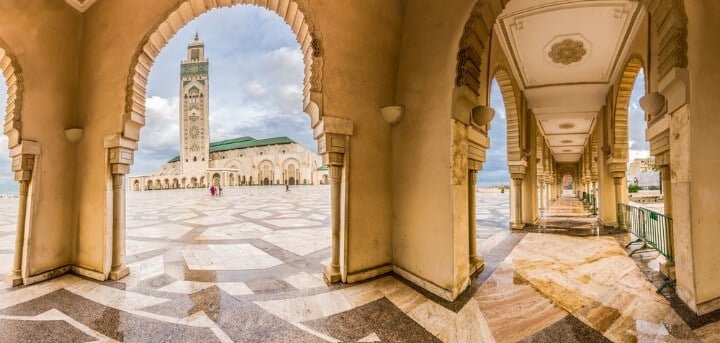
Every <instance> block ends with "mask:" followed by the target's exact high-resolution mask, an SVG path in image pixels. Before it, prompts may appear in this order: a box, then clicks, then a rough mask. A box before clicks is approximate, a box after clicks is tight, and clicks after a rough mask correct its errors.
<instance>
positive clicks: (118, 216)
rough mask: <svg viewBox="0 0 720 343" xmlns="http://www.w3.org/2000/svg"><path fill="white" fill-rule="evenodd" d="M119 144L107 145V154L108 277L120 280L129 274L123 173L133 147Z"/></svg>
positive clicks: (129, 162)
mask: <svg viewBox="0 0 720 343" xmlns="http://www.w3.org/2000/svg"><path fill="white" fill-rule="evenodd" d="M117 142H118V143H119V144H118V145H115V146H109V148H108V156H109V163H110V173H111V177H112V186H113V188H112V193H113V198H112V209H113V212H112V218H113V220H112V263H111V267H110V279H111V280H120V279H122V278H124V277H125V276H127V275H128V274H130V269H129V268H128V266H127V265H126V264H125V230H126V227H125V175H126V174H128V173H129V172H130V165H131V164H132V163H133V155H134V152H133V149H132V148H131V147H127V146H122V145H121V144H122V142H121V141H117Z"/></svg>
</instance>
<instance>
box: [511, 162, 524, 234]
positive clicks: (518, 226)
mask: <svg viewBox="0 0 720 343" xmlns="http://www.w3.org/2000/svg"><path fill="white" fill-rule="evenodd" d="M523 176H524V175H522V174H511V177H512V180H513V189H512V191H513V193H512V194H513V199H512V202H513V203H512V208H513V209H515V213H514V216H513V218H512V220H513V222H512V224H511V226H510V227H511V228H512V229H514V230H522V228H523V227H525V224H524V223H523V220H522V184H523Z"/></svg>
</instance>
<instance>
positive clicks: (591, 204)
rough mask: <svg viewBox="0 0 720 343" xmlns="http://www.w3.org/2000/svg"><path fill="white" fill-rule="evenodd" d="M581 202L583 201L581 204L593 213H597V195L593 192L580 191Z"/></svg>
mask: <svg viewBox="0 0 720 343" xmlns="http://www.w3.org/2000/svg"><path fill="white" fill-rule="evenodd" d="M582 202H583V206H584V207H585V208H586V209H587V210H589V211H592V214H593V215H596V214H597V197H596V196H595V194H590V193H588V192H583V193H582Z"/></svg>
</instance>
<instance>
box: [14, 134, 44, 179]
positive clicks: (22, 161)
mask: <svg viewBox="0 0 720 343" xmlns="http://www.w3.org/2000/svg"><path fill="white" fill-rule="evenodd" d="M37 155H40V144H38V142H35V141H26V140H24V141H22V142H20V144H18V145H16V146H14V147H13V148H12V149H11V150H10V156H11V157H12V167H11V168H12V171H13V173H14V179H15V181H29V180H30V179H31V178H32V171H33V168H35V156H37Z"/></svg>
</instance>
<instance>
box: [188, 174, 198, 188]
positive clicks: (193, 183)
mask: <svg viewBox="0 0 720 343" xmlns="http://www.w3.org/2000/svg"><path fill="white" fill-rule="evenodd" d="M190 187H191V188H197V187H198V181H197V178H196V177H192V178H190Z"/></svg>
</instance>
